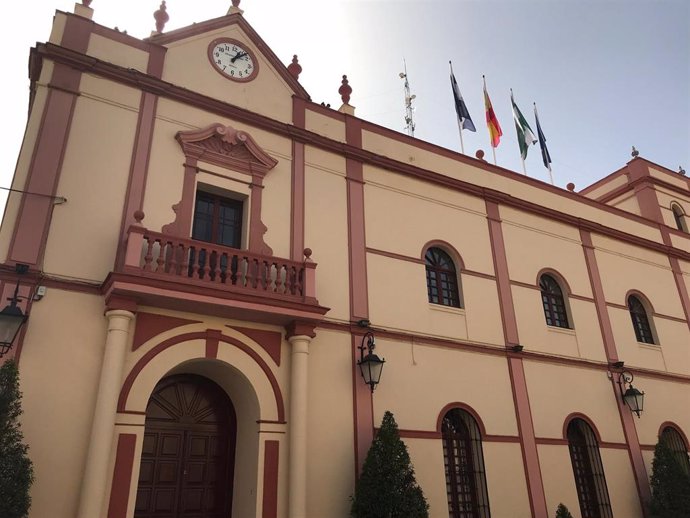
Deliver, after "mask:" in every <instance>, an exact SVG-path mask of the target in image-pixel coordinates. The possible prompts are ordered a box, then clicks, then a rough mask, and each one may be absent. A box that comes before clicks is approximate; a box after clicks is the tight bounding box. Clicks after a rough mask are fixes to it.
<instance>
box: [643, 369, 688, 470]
mask: <svg viewBox="0 0 690 518" xmlns="http://www.w3.org/2000/svg"><path fill="white" fill-rule="evenodd" d="M633 384H634V385H635V387H636V388H637V389H638V390H641V391H643V392H644V394H645V395H644V413H643V414H642V417H641V418H640V419H635V428H636V429H637V436H638V438H639V440H640V444H645V445H648V446H654V445H655V444H656V443H657V440H658V433H659V431H660V430H659V427H660V426H661V424H662V423H664V422H666V421H671V422H673V423H675V424H676V425H677V426H679V427H680V429H681V430H682V431H683V432H684V433H685V436H686V437H690V412H688V408H690V387H689V386H688V384H687V383H679V382H675V381H671V380H661V379H657V378H652V377H649V376H644V375H642V374H636V375H635V379H634V381H633ZM649 473H650V474H651V471H650V472H649Z"/></svg>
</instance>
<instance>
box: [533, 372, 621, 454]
mask: <svg viewBox="0 0 690 518" xmlns="http://www.w3.org/2000/svg"><path fill="white" fill-rule="evenodd" d="M524 368H525V377H526V379H527V389H528V393H529V400H530V408H531V409H532V422H533V424H534V433H535V436H536V437H539V438H550V439H563V438H564V437H563V424H564V423H565V420H566V418H567V417H568V416H569V415H570V414H573V413H580V414H584V415H586V416H587V417H588V418H589V419H590V420H591V421H592V422H593V423H594V425H595V426H596V428H597V430H598V431H599V434H600V436H601V440H602V441H605V442H617V443H623V442H625V436H624V435H623V430H622V428H621V423H620V419H619V418H618V417H617V410H616V408H617V407H616V400H615V394H614V392H613V388H612V386H611V381H610V380H609V379H608V376H607V372H606V371H605V370H594V369H588V368H584V367H576V366H563V365H557V364H548V363H541V362H536V361H529V360H526V361H525V362H524ZM612 413H613V415H614V416H615V417H616V418H615V419H612V418H611V416H612Z"/></svg>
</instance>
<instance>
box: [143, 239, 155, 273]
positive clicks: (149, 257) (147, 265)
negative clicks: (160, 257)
mask: <svg viewBox="0 0 690 518" xmlns="http://www.w3.org/2000/svg"><path fill="white" fill-rule="evenodd" d="M144 239H145V240H146V254H145V255H144V268H143V269H144V271H153V270H152V269H151V261H153V242H152V241H151V240H150V239H149V238H148V236H144Z"/></svg>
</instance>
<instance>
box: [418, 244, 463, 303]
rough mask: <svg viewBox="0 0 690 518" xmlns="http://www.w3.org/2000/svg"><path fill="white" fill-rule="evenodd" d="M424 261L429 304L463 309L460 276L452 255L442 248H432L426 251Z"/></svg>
mask: <svg viewBox="0 0 690 518" xmlns="http://www.w3.org/2000/svg"><path fill="white" fill-rule="evenodd" d="M424 261H425V263H426V289H427V293H428V295H429V302H431V303H433V304H442V305H443V306H452V307H454V308H460V307H462V305H461V303H460V292H459V290H458V275H457V273H456V271H455V264H454V263H453V260H452V259H451V258H450V255H448V254H447V253H446V252H444V251H443V250H441V249H440V248H436V247H432V248H429V249H428V250H427V251H426V254H425V255H424Z"/></svg>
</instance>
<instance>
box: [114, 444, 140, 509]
mask: <svg viewBox="0 0 690 518" xmlns="http://www.w3.org/2000/svg"><path fill="white" fill-rule="evenodd" d="M136 443H137V436H136V435H135V434H133V433H121V434H120V435H119V436H118V438H117V450H116V452H115V467H114V469H113V482H112V485H111V489H110V504H109V505H108V518H126V516H127V507H128V505H129V489H130V485H131V483H132V469H133V468H134V450H135V447H136Z"/></svg>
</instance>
